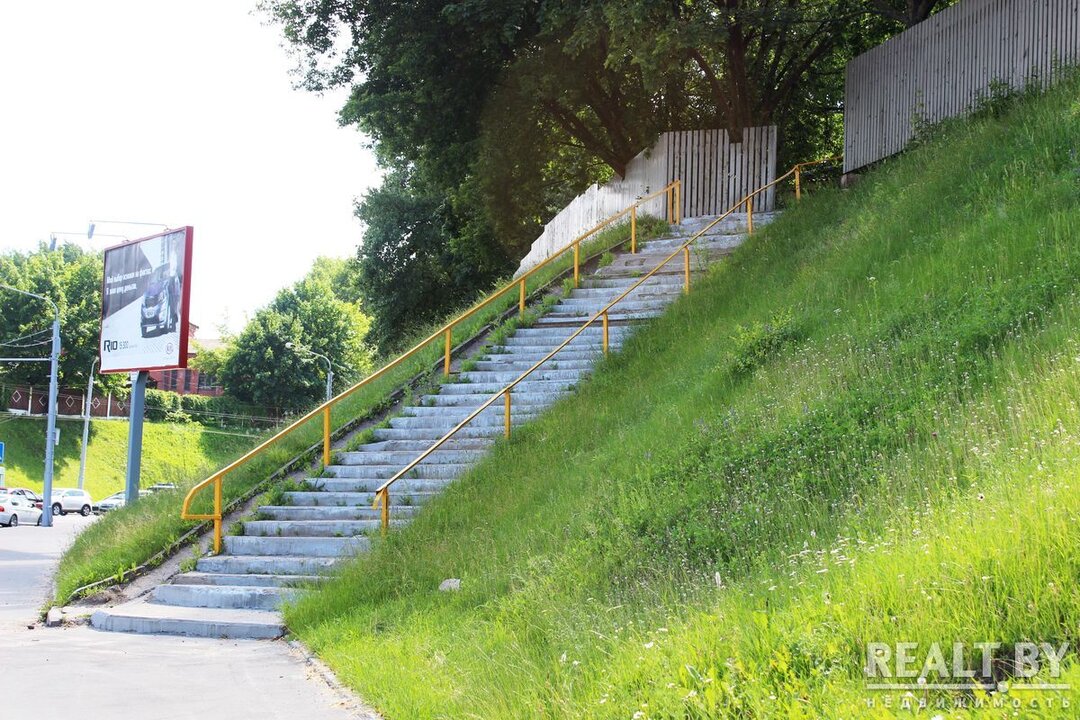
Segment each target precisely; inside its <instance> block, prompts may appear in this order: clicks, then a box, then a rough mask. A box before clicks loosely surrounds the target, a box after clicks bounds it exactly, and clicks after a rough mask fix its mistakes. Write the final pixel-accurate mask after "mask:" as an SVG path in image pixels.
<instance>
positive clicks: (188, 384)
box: [149, 323, 225, 397]
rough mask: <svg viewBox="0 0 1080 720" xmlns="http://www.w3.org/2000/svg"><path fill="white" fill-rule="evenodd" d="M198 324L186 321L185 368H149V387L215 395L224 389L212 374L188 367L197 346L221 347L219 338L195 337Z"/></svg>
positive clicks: (189, 393)
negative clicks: (186, 357) (186, 348)
mask: <svg viewBox="0 0 1080 720" xmlns="http://www.w3.org/2000/svg"><path fill="white" fill-rule="evenodd" d="M198 329H199V326H198V325H196V324H195V323H188V340H189V342H188V365H189V367H188V368H187V369H186V370H151V371H150V381H149V386H150V387H156V388H157V389H158V390H170V391H172V392H175V393H179V394H181V395H210V396H213V397H216V396H218V395H221V394H223V393H224V392H225V391H224V389H223V388H222V387H221V383H220V382H219V381H218V379H217V378H215V377H214V376H213V375H207V374H206V373H201V372H199V371H198V370H196V369H195V368H193V367H190V365H191V361H192V360H193V359H194V358H195V356H196V355H197V354H198V347H203V348H206V349H207V350H214V349H216V348H219V347H221V344H222V341H221V340H220V339H219V338H206V339H205V340H200V339H197V338H196V337H195V333H196V331H197V330H198Z"/></svg>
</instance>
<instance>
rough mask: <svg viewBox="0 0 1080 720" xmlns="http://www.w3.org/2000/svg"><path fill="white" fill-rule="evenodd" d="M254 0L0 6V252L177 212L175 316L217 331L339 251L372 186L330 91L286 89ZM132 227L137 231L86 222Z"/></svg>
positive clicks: (164, 219)
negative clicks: (186, 287) (185, 259)
mask: <svg viewBox="0 0 1080 720" xmlns="http://www.w3.org/2000/svg"><path fill="white" fill-rule="evenodd" d="M254 4H255V0H224V1H223V0H185V2H164V1H161V0H139V1H134V0H94V1H93V2H87V1H86V0H66V1H64V2H56V1H54V2H48V3H46V2H23V3H10V4H5V5H4V18H3V22H2V23H0V98H2V100H0V148H2V152H0V250H9V249H20V250H27V249H32V248H33V247H35V246H36V244H37V242H38V241H40V240H47V239H48V237H49V233H50V232H53V231H76V232H78V233H83V235H82V237H70V236H61V239H70V240H74V241H76V242H78V243H79V244H80V245H82V246H83V247H86V248H90V247H94V248H98V249H100V248H103V247H105V246H106V245H111V244H114V243H116V242H120V241H119V240H117V239H116V238H104V237H97V236H95V239H94V240H93V241H88V240H87V239H86V237H85V231H86V227H87V225H88V223H89V221H90V220H91V219H95V220H135V221H145V222H160V223H167V224H170V225H172V226H180V225H192V226H194V228H195V246H194V257H193V268H192V310H191V320H192V322H194V323H197V324H198V325H200V326H201V329H200V332H199V334H200V336H202V337H210V336H214V335H216V334H217V331H216V329H215V326H217V325H218V324H220V323H221V322H222V320H223V319H224V318H226V317H228V319H229V325H230V327H231V328H232V329H233V330H234V331H235V330H238V329H240V328H241V327H242V326H243V323H244V321H245V318H246V317H247V316H250V314H251V313H252V312H253V311H254V310H255V309H256V308H258V307H259V306H261V305H265V304H266V303H267V302H269V301H270V300H271V299H272V297H273V295H274V293H275V292H276V291H277V290H278V289H279V288H281V287H283V286H285V285H288V284H290V283H292V282H293V281H295V280H297V279H298V278H300V277H301V276H302V275H303V274H304V273H305V272H306V271H307V269H308V268H309V267H310V265H311V262H312V260H314V259H315V258H316V257H317V256H319V255H331V256H339V257H344V256H348V255H352V254H353V253H354V252H355V251H356V246H357V245H358V244H359V241H360V232H361V227H360V224H359V222H358V221H357V220H356V219H355V218H354V217H353V201H354V199H355V198H356V197H357V196H359V195H361V194H362V193H363V192H364V190H365V189H367V188H369V187H371V186H373V185H376V184H377V183H378V179H379V178H378V174H377V169H376V167H375V160H374V157H373V155H372V153H371V152H370V151H369V150H366V149H364V147H363V146H364V143H365V141H366V140H365V138H364V137H363V136H361V135H360V134H359V133H358V132H357V131H356V130H355V129H352V128H340V127H338V125H337V116H336V113H337V110H338V109H339V108H340V107H341V104H342V102H343V100H344V97H343V96H342V95H335V96H330V95H327V96H321V97H320V96H317V95H314V94H312V93H308V92H305V91H301V90H294V89H293V87H292V83H293V77H292V76H291V75H290V74H289V70H290V69H291V68H292V67H293V62H292V60H291V59H290V58H289V56H288V54H287V53H286V51H285V50H284V49H283V48H282V47H281V43H280V40H279V35H280V33H279V30H278V28H276V27H273V26H267V25H265V24H264V22H265V21H264V19H263V17H262V16H261V15H255V14H253V13H252V9H253V6H254ZM96 232H97V233H98V234H104V233H121V234H126V235H128V236H129V237H132V238H134V237H139V236H142V235H148V234H151V233H153V232H155V229H154V228H140V227H137V226H126V227H125V226H117V225H104V224H99V225H98V227H97V231H96Z"/></svg>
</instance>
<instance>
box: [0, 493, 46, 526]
mask: <svg viewBox="0 0 1080 720" xmlns="http://www.w3.org/2000/svg"><path fill="white" fill-rule="evenodd" d="M20 523H27V524H30V525H40V524H41V510H39V509H38V508H36V507H34V504H33V503H32V502H30V501H29V500H27V499H26V498H24V497H23V496H22V495H11V494H8V495H3V494H0V525H7V526H8V527H17V526H18V525H19V524H20Z"/></svg>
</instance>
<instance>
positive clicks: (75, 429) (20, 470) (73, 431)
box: [0, 418, 251, 500]
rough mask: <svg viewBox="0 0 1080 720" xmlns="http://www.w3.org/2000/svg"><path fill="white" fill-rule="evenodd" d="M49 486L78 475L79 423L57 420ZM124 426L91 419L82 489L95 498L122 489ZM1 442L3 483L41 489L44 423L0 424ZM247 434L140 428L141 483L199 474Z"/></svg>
mask: <svg viewBox="0 0 1080 720" xmlns="http://www.w3.org/2000/svg"><path fill="white" fill-rule="evenodd" d="M57 427H59V428H60V445H59V446H58V447H57V448H56V460H55V469H54V473H55V474H54V478H53V485H54V486H55V487H75V486H76V484H77V483H78V478H79V451H80V445H81V441H82V422H80V421H65V420H61V421H60V422H58V423H57ZM127 436H128V424H127V422H122V421H97V420H95V421H91V423H90V442H89V443H88V450H87V454H86V483H85V487H86V489H87V491H88V492H89V493H90V496H91V497H93V498H94V500H100V499H102V498H104V497H106V496H108V495H111V494H112V493H115V492H119V491H120V490H123V489H124V475H125V472H126V468H127V444H128V437H127ZM0 441H3V442H5V443H6V445H7V458H6V462H7V465H6V469H7V480H6V482H7V484H8V485H9V486H12V487H20V486H21V487H29V488H31V489H33V490H37V491H38V492H41V489H42V483H43V477H44V475H43V473H44V467H45V421H44V419H41V418H13V419H8V420H4V421H3V422H0ZM250 444H251V438H248V437H243V436H239V435H237V434H235V433H222V432H219V431H215V430H211V429H204V428H203V427H202V426H201V425H196V424H192V425H174V424H171V423H151V422H148V423H146V424H145V425H144V426H143V451H144V461H143V465H142V485H143V486H144V487H147V486H150V485H153V484H155V483H164V482H171V483H177V484H181V483H184V482H190V480H191V479H192V478H194V477H197V476H198V477H200V478H201V477H202V476H204V475H205V473H207V472H208V471H209V468H212V467H217V466H219V465H221V464H222V463H223V462H225V461H226V460H227V459H228V458H231V457H234V456H235V455H236V454H237V453H238V452H240V450H241V449H243V448H246V447H248V446H249V445H250Z"/></svg>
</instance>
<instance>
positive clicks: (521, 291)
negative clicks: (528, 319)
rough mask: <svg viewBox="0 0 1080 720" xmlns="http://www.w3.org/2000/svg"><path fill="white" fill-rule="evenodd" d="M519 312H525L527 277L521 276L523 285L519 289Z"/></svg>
mask: <svg viewBox="0 0 1080 720" xmlns="http://www.w3.org/2000/svg"><path fill="white" fill-rule="evenodd" d="M518 312H519V313H521V314H522V315H524V314H525V278H521V286H520V288H519V289H518Z"/></svg>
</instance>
